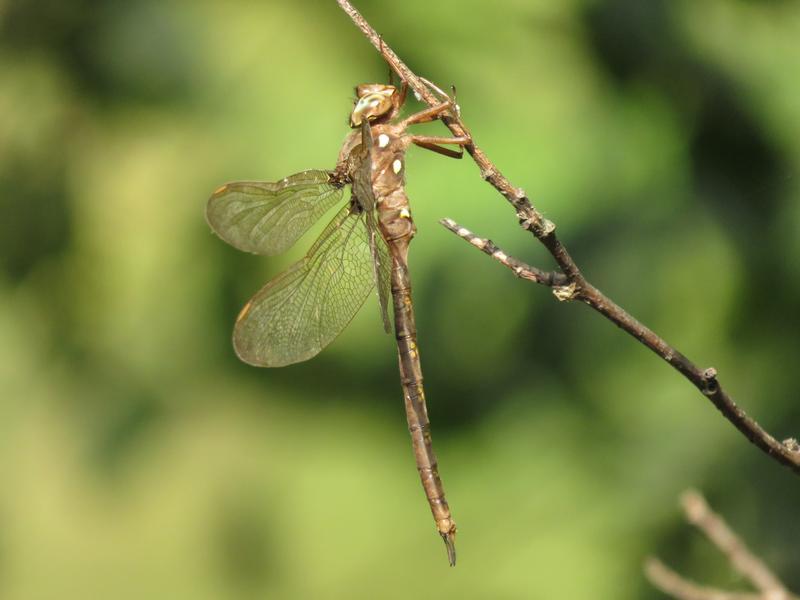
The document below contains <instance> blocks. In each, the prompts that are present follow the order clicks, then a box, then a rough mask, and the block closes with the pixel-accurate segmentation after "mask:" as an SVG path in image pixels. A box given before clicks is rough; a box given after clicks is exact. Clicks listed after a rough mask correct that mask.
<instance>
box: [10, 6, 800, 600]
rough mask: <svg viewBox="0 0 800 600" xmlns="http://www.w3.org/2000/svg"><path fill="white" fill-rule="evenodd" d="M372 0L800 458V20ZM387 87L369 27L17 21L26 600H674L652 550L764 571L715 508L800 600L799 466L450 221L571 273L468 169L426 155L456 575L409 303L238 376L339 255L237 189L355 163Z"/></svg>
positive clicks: (736, 10) (21, 584) (595, 254)
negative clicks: (420, 396) (282, 295)
mask: <svg viewBox="0 0 800 600" xmlns="http://www.w3.org/2000/svg"><path fill="white" fill-rule="evenodd" d="M362 4H363V6H361V8H363V11H364V14H365V16H366V17H367V18H368V19H370V20H371V22H372V24H373V25H374V26H375V27H376V28H377V29H378V30H379V31H380V32H381V33H382V35H383V36H384V37H385V39H386V40H387V42H388V43H390V44H392V45H393V47H394V48H395V49H396V50H397V51H398V52H399V53H400V54H401V56H403V57H404V58H405V59H406V60H407V62H408V63H409V64H410V65H411V66H412V68H414V69H415V70H416V71H417V72H419V73H420V74H422V75H424V76H426V77H428V78H430V79H432V80H434V81H437V82H438V83H439V84H441V85H443V86H447V85H449V84H450V83H455V84H457V86H458V100H459V103H460V105H461V106H462V109H463V115H464V118H465V120H466V122H467V123H468V124H469V126H470V127H471V129H472V132H473V134H474V136H475V138H476V141H477V142H478V143H479V144H480V145H481V146H482V147H484V149H485V150H486V151H487V152H488V154H489V155H490V156H491V157H492V158H493V159H494V160H495V161H496V163H497V164H498V166H499V167H500V168H501V169H503V171H504V172H505V173H506V175H507V176H508V177H509V178H510V179H511V180H512V181H513V182H514V183H515V184H516V185H520V186H522V187H523V188H524V189H525V190H526V191H527V192H528V193H529V195H530V196H531V198H532V199H533V200H534V202H535V204H536V206H537V207H538V208H539V209H540V210H542V211H543V212H544V213H545V214H546V215H547V216H548V218H550V219H552V220H553V221H555V222H556V223H557V224H558V226H559V232H560V234H561V237H562V239H564V241H565V242H566V243H567V245H568V247H569V248H570V250H571V251H572V253H573V255H574V256H575V258H576V259H577V261H578V263H579V264H581V265H582V266H583V267H584V269H585V271H586V274H587V276H588V277H589V278H590V280H591V281H593V283H595V284H596V285H597V286H598V287H600V288H601V289H603V290H604V291H606V292H607V293H608V294H609V295H610V296H611V297H612V298H614V299H615V300H617V301H618V302H619V303H620V304H622V305H623V306H624V307H626V308H628V309H630V310H631V312H632V313H633V314H634V315H636V316H637V317H639V318H640V319H641V320H643V321H644V322H645V323H648V324H649V325H651V326H652V327H654V328H655V329H656V330H657V331H658V332H659V333H661V334H662V335H663V336H664V337H665V338H666V339H667V340H669V341H670V342H672V343H673V344H675V345H676V346H677V347H678V348H679V349H681V350H682V351H683V352H684V353H686V354H687V355H688V356H690V357H692V358H693V359H695V360H696V361H698V362H699V363H700V364H702V365H711V364H713V365H714V366H715V367H717V368H718V369H719V372H720V377H721V379H722V381H724V382H725V383H726V385H727V388H728V389H729V390H730V391H731V393H732V394H733V395H734V397H735V398H736V399H737V400H738V401H740V402H741V404H742V405H743V406H744V407H745V408H746V409H747V410H749V411H751V412H752V414H753V415H754V416H755V417H756V418H757V419H758V420H759V421H760V422H762V423H763V424H764V425H765V426H766V427H767V428H768V429H769V430H771V431H772V432H774V433H775V435H776V436H779V437H788V436H790V435H797V434H798V433H800V411H798V409H797V403H796V401H795V398H796V382H795V379H796V377H795V374H794V373H793V368H792V367H793V365H794V364H796V362H797V361H798V359H800V344H799V343H798V336H797V331H798V329H797V306H798V301H799V300H800V286H799V285H798V283H797V282H798V281H799V280H800V279H798V274H800V244H799V243H798V235H797V231H798V224H800V210H798V205H799V204H798V200H797V198H798V185H797V178H796V177H795V173H797V171H798V164H800V112H799V111H798V107H800V103H798V102H797V98H798V97H799V96H800V89H798V86H800V83H798V78H797V77H796V76H795V74H796V73H797V72H798V69H799V68H800V45H798V44H797V39H798V34H799V33H800V8H798V5H797V4H794V3H789V2H760V3H754V2H744V1H740V0H711V1H708V2H702V3H686V2H682V3H668V2H663V1H659V2H648V3H639V2H636V1H635V0H610V1H607V2H597V1H594V2H590V1H588V0H585V1H583V2H581V1H577V2H568V3H547V2H512V1H506V2H499V3H457V2H454V1H453V0H446V1H443V2H438V3H430V2H416V1H408V2H404V3H399V4H397V3H395V4H388V3H368V2H363V3H362ZM385 73H386V70H385V66H384V65H383V64H382V62H381V61H380V59H379V58H378V56H377V54H376V53H375V52H374V51H373V50H372V49H371V48H370V47H369V46H368V44H367V42H366V41H365V40H364V39H363V38H362V37H361V36H360V34H359V33H358V32H357V31H356V30H355V29H354V28H353V26H352V25H351V24H350V22H349V21H348V19H347V18H346V17H345V16H344V15H343V14H342V13H341V12H340V11H339V10H338V9H337V8H336V6H335V3H333V2H303V3H296V2H294V3H293V2H277V1H275V0H273V1H271V2H258V3H251V2H241V1H239V2H228V3H215V2H188V1H185V0H169V1H167V2H154V1H150V0H140V1H137V2H118V1H109V2H91V1H89V0H83V1H80V2H73V3H57V2H56V3H53V2H45V1H44V0H35V1H32V0H7V1H6V2H0V449H2V453H1V454H0V596H2V597H3V598H9V599H15V600H16V599H20V600H22V599H30V598H60V599H62V600H67V599H69V598H93V597H94V598H114V599H115V600H118V599H123V600H124V599H126V598H130V599H137V600H138V599H141V598H164V599H170V600H177V599H181V598H186V599H189V598H191V599H192V600H202V599H205V598H208V599H211V598H215V599H216V598H348V599H351V598H401V597H402V598H409V597H439V598H476V599H479V598H480V599H482V598H594V599H598V600H599V599H602V598H614V599H615V600H621V599H627V598H643V597H647V598H650V597H653V598H655V597H657V595H656V594H655V592H653V591H651V590H650V589H649V588H648V586H647V584H646V583H645V582H644V581H643V578H642V576H641V569H640V564H641V561H642V559H643V557H644V556H645V555H646V554H649V553H653V552H658V553H659V554H661V555H662V556H663V557H664V558H665V559H667V560H670V561H671V562H672V563H673V564H675V565H676V566H678V567H680V568H682V569H684V570H685V571H686V572H687V573H690V574H692V575H694V576H695V577H697V578H698V579H702V580H704V581H708V582H714V581H717V582H719V581H723V582H725V581H727V580H728V579H730V574H729V573H728V571H727V570H726V569H727V567H726V566H725V565H723V564H721V563H720V562H719V561H717V562H714V561H713V560H711V559H710V558H709V556H710V555H711V554H712V553H710V552H706V551H705V550H703V549H701V548H700V547H699V546H698V545H697V544H695V543H694V542H692V541H691V537H690V536H691V534H690V533H689V532H688V531H686V529H687V528H685V527H683V526H681V525H680V522H679V516H678V509H677V505H676V502H677V495H678V493H679V492H680V491H681V490H683V489H684V488H686V487H689V486H692V487H697V488H700V489H702V490H704V491H705V492H707V493H708V495H709V498H710V500H711V501H712V503H713V504H714V505H715V506H716V507H717V508H718V509H719V510H720V511H721V512H723V513H724V514H726V515H727V516H728V517H729V520H730V521H731V523H732V524H734V525H735V527H736V528H737V529H738V530H739V531H740V532H741V533H742V534H743V535H744V536H745V537H746V538H748V539H750V540H751V541H752V545H753V546H754V547H755V548H756V549H757V550H758V551H760V552H761V553H762V554H763V555H764V556H765V557H766V558H767V559H768V560H770V561H771V562H772V563H773V565H774V566H775V567H776V568H777V569H778V570H779V571H780V572H781V573H782V574H783V576H784V578H785V580H786V582H787V583H788V584H789V585H793V586H794V587H795V589H797V588H800V579H798V575H797V574H798V572H799V571H798V569H797V554H796V552H794V553H793V550H792V549H793V548H794V546H793V544H795V540H794V539H793V536H794V535H795V532H793V530H792V528H791V527H787V526H786V524H787V523H793V522H794V520H795V517H796V507H797V504H798V501H800V491H798V490H800V488H798V485H797V480H796V476H794V475H792V474H791V473H790V472H789V471H787V470H785V469H783V468H781V467H780V466H778V465H777V464H776V463H774V462H772V461H771V460H769V459H768V458H766V457H765V456H763V455H762V454H761V453H760V452H758V451H757V450H756V449H754V448H753V447H752V446H750V445H749V444H748V443H747V442H746V441H745V440H744V438H743V437H742V436H741V435H739V434H738V433H737V432H736V431H735V430H734V429H733V428H732V427H731V426H730V425H729V424H728V423H727V422H725V421H723V420H722V419H721V418H720V416H719V415H718V413H717V412H716V411H715V410H714V409H713V408H712V407H711V405H710V404H709V403H708V402H707V401H705V400H704V399H703V398H702V397H701V396H700V395H699V394H698V393H697V392H696V390H694V389H693V388H691V386H690V385H689V384H687V383H686V382H685V381H683V380H682V379H680V378H679V376H678V375H677V374H675V373H674V372H672V371H671V370H670V369H669V368H668V367H667V366H665V365H664V364H663V363H661V362H660V361H659V360H658V359H657V358H656V357H655V356H653V355H652V354H650V353H649V352H647V351H646V350H645V349H643V348H642V347H641V346H639V345H637V344H636V343H635V341H634V340H631V339H629V338H627V337H626V336H625V335H624V334H622V333H621V332H619V331H618V330H617V329H616V328H614V327H613V326H611V325H610V324H608V323H607V322H605V321H603V320H602V319H601V318H600V317H598V316H597V315H595V314H593V313H591V312H590V311H588V310H586V309H585V308H583V307H580V306H577V305H562V304H559V303H556V302H555V301H554V300H553V299H552V298H551V297H550V294H549V293H548V292H547V290H545V289H543V288H538V287H534V286H533V285H531V284H528V283H525V282H522V281H519V280H517V279H515V278H514V277H512V275H511V274H510V273H509V272H505V271H503V270H501V268H500V267H499V266H497V265H495V264H493V263H492V262H491V261H489V260H488V259H487V258H486V257H485V256H482V255H480V254H479V253H478V252H475V251H474V250H471V249H469V248H468V247H467V246H466V245H465V244H464V243H463V242H461V241H460V240H458V239H456V238H455V237H453V236H452V235H450V234H449V233H447V232H446V231H444V230H443V229H442V228H440V227H439V226H438V225H437V224H436V221H437V220H438V219H439V218H441V217H444V216H448V217H452V218H454V219H456V220H458V221H459V222H461V223H463V224H464V225H465V226H468V227H470V228H472V229H474V230H476V232H478V233H479V234H481V235H485V236H489V237H491V238H492V239H494V240H495V241H496V242H497V243H498V244H500V245H501V246H503V248H504V249H505V250H506V252H508V253H511V254H515V255H517V256H519V257H520V258H522V259H524V260H528V261H529V262H532V263H533V264H536V265H538V266H543V267H549V266H550V262H549V260H548V257H547V256H546V255H545V254H544V252H543V251H542V249H541V248H538V247H537V246H536V245H535V244H534V243H533V242H532V241H531V240H530V239H528V238H527V237H526V236H525V235H524V234H523V233H522V232H521V231H519V230H518V228H517V227H516V225H515V219H514V216H513V213H512V212H511V210H510V209H509V208H508V207H507V206H506V205H505V203H504V202H503V200H502V199H501V198H500V197H499V196H497V195H496V194H494V193H493V192H492V190H491V189H490V188H489V187H488V186H486V185H485V184H483V183H482V182H481V180H480V178H479V177H478V173H477V171H476V169H475V168H474V166H473V165H472V164H471V163H470V161H469V160H464V161H460V162H459V161H448V160H446V159H445V158H443V157H440V156H436V155H432V154H430V153H424V152H421V151H416V152H412V153H411V154H410V156H409V158H408V172H409V186H408V187H409V195H410V197H411V200H412V202H413V206H414V215H415V219H416V221H417V223H418V227H419V235H418V237H417V239H416V240H415V242H414V244H413V246H412V249H411V267H412V273H413V279H414V282H415V297H416V302H415V304H416V308H417V312H418V326H419V329H420V344H421V348H422V356H423V366H424V368H425V375H426V382H427V385H428V398H429V403H430V414H431V418H432V422H433V438H434V445H435V447H436V448H437V452H438V454H439V459H440V464H441V471H442V477H443V480H444V484H445V488H446V489H447V492H448V496H449V499H450V502H451V506H452V508H453V512H454V517H455V519H456V521H457V522H458V524H459V528H460V534H459V537H458V540H457V541H458V547H459V565H458V566H457V567H456V568H455V569H452V570H451V569H449V568H448V567H447V563H446V559H445V553H444V548H443V547H442V545H441V542H440V541H439V540H438V539H437V536H436V534H435V530H434V527H433V523H432V522H431V519H430V514H429V511H428V508H427V506H426V504H425V501H424V496H423V494H422V492H421V490H420V489H419V482H418V478H417V474H416V472H415V469H414V464H413V457H412V453H411V450H410V445H409V441H408V439H407V437H408V436H407V433H406V431H405V424H404V417H403V410H402V398H401V395H400V386H399V382H398V376H397V371H396V357H395V355H394V349H393V343H392V340H391V338H390V337H389V336H385V335H384V334H383V333H382V327H381V323H380V316H379V313H378V310H376V308H375V305H376V304H377V303H376V302H374V301H372V300H370V301H368V305H367V306H366V307H365V308H364V309H363V310H362V311H361V313H360V315H359V316H358V317H357V319H356V320H355V321H354V322H353V323H352V324H351V326H350V327H349V328H348V330H347V331H346V332H345V333H344V334H343V335H342V336H341V337H340V338H339V339H338V340H337V341H336V342H334V344H333V345H332V346H331V347H329V348H328V349H326V350H325V351H324V352H323V353H322V354H321V355H320V356H318V357H316V358H315V359H314V360H312V361H310V362H308V363H303V364H300V365H296V366H291V367H287V368H285V369H277V370H259V369H255V368H252V367H248V366H246V365H243V364H241V363H239V362H237V361H236V359H235V357H234V355H233V351H232V349H231V346H230V332H231V328H232V325H233V319H234V317H235V315H236V313H237V311H238V310H239V308H240V307H241V306H242V305H243V304H244V302H245V301H246V300H247V298H248V297H249V296H250V295H251V294H252V293H254V292H255V291H256V290H257V289H258V288H259V287H260V286H261V284H262V283H263V282H264V281H265V280H266V279H267V278H268V277H270V276H271V275H273V274H275V273H277V272H278V271H279V270H280V269H281V268H283V267H285V266H286V265H287V264H288V263H289V261H291V260H293V259H296V258H297V257H299V256H300V255H302V253H303V251H304V250H305V249H306V248H307V247H308V245H309V244H310V243H311V241H312V240H313V235H314V233H313V232H312V234H310V235H308V236H306V237H304V238H302V240H301V241H300V243H299V244H298V245H297V246H296V247H295V248H294V249H293V250H292V251H291V252H290V253H288V256H286V257H279V258H262V257H255V256H251V255H248V254H245V253H239V252H237V251H235V250H233V249H232V248H229V247H227V246H226V245H225V244H224V243H223V242H221V241H220V240H219V239H218V238H216V237H215V236H213V235H212V234H211V233H210V232H209V230H208V227H207V225H206V223H205V220H204V218H203V211H204V208H205V204H206V200H207V198H208V196H209V195H210V194H211V192H212V191H213V190H214V189H216V188H217V187H218V186H219V185H221V184H222V183H224V182H226V181H231V180H240V179H251V180H253V179H254V180H259V179H261V180H278V179H281V178H283V177H285V176H286V175H289V174H291V173H296V172H298V171H302V170H304V169H328V168H332V167H333V166H334V163H335V160H336V155H337V152H338V150H339V145H340V144H341V142H342V140H343V139H344V136H345V134H346V133H347V122H346V117H347V114H348V110H349V108H350V106H351V104H350V94H351V93H352V88H353V86H354V85H355V84H356V83H359V82H363V81H370V80H380V81H382V80H383V79H384V78H385V77H386V74H385ZM437 128H439V129H437ZM423 129H424V130H425V131H438V130H440V129H441V126H440V125H437V124H432V125H426V126H424V127H423ZM321 225H322V224H320V226H321ZM314 231H315V232H316V233H318V232H319V231H320V227H319V226H318V227H317V228H316V229H315V230H314ZM409 574H413V576H410V575H409Z"/></svg>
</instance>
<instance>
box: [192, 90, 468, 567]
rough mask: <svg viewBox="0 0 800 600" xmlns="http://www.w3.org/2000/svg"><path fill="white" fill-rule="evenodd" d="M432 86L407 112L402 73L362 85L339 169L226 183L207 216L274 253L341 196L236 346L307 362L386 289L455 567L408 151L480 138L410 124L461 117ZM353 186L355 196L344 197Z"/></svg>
mask: <svg viewBox="0 0 800 600" xmlns="http://www.w3.org/2000/svg"><path fill="white" fill-rule="evenodd" d="M426 83H427V82H426ZM430 85H433V84H430ZM433 87H434V89H435V90H436V91H437V92H438V93H437V98H438V99H439V100H441V102H439V103H437V104H435V105H433V106H431V107H429V108H426V109H424V110H421V111H419V112H416V113H414V114H412V115H410V116H408V117H406V118H404V119H400V112H401V108H402V107H403V105H404V103H405V99H406V95H407V90H408V86H407V84H406V83H405V82H404V81H403V82H402V84H401V85H400V86H399V87H398V86H395V85H391V84H377V83H372V84H362V85H359V86H357V87H356V101H355V104H354V107H353V109H352V111H351V113H350V127H351V129H352V131H351V132H350V134H349V135H348V136H347V138H346V139H345V141H344V144H343V145H342V148H341V151H340V152H339V156H338V160H337V163H336V167H335V168H334V169H333V170H309V171H303V172H301V173H297V174H295V175H291V176H289V177H286V178H284V179H282V180H280V181H275V182H262V181H237V182H233V183H227V184H225V185H223V186H221V187H220V188H218V189H217V190H216V191H215V192H214V193H213V194H212V196H211V198H210V199H209V201H208V205H207V208H206V218H207V221H208V223H209V225H210V227H211V229H212V230H213V231H214V232H215V233H216V234H217V235H218V236H219V237H220V238H222V240H224V241H225V242H227V243H228V244H230V245H232V246H234V247H235V248H238V249H239V250H243V251H245V252H251V253H254V254H261V255H277V254H281V253H283V252H284V251H286V250H287V249H289V247H291V246H292V245H293V244H294V243H295V242H296V241H297V240H298V239H299V238H300V237H301V236H302V235H303V234H304V233H305V232H306V231H307V230H308V229H309V228H310V227H311V226H312V225H313V224H314V223H315V222H317V221H318V220H319V219H320V218H321V217H322V216H323V215H324V214H325V213H326V212H328V211H329V210H331V209H332V208H333V207H334V206H337V205H339V204H343V206H342V207H341V208H340V209H339V210H338V212H336V214H335V216H334V217H333V219H332V220H331V221H330V222H329V223H328V225H327V226H326V227H325V229H324V230H323V231H322V233H321V234H320V236H319V238H318V239H317V240H316V241H315V242H314V244H313V245H312V246H311V248H310V249H309V250H308V252H307V253H306V254H305V256H304V257H303V258H301V259H300V260H299V261H297V262H296V263H294V264H292V265H291V266H290V267H289V268H287V269H286V270H285V271H284V272H282V273H281V274H279V275H277V276H276V277H275V278H274V279H272V280H271V281H269V282H268V283H267V284H266V285H264V287H262V288H261V289H260V290H259V291H258V292H256V294H255V295H254V296H253V297H252V298H251V299H250V300H249V301H248V302H247V303H246V304H245V306H244V308H242V310H241V312H240V313H239V315H238V317H237V318H236V323H235V326H234V331H233V346H234V349H235V352H236V354H237V355H238V357H239V358H240V359H241V360H242V361H244V362H246V363H249V364H251V365H255V366H259V367H281V366H284V365H289V364H293V363H297V362H301V361H304V360H307V359H309V358H311V357H313V356H315V355H316V354H318V353H319V352H320V351H321V350H322V349H323V348H325V347H326V346H327V345H328V344H330V343H331V342H332V341H333V339H334V338H336V336H337V335H338V334H339V333H340V332H341V331H342V330H343V329H344V328H345V327H346V326H347V324H348V323H349V322H350V321H351V320H352V319H353V317H354V316H355V314H356V313H357V312H358V310H359V308H360V307H361V306H362V304H363V303H364V301H365V300H366V298H367V297H368V296H369V295H370V293H371V292H372V290H373V289H376V288H377V296H378V300H379V304H380V311H381V316H382V320H383V326H384V330H385V331H386V332H387V333H391V332H392V324H393V325H394V337H395V339H396V342H397V351H398V357H399V366H400V383H401V386H402V390H403V397H404V403H405V410H406V417H407V421H408V429H409V432H410V434H411V441H412V447H413V450H414V456H415V458H416V463H417V469H418V471H419V476H420V479H421V482H422V487H423V489H424V491H425V495H426V497H427V500H428V503H429V505H430V508H431V512H432V513H433V518H434V521H435V523H436V528H437V531H438V532H439V534H440V535H441V537H442V539H443V540H444V543H445V546H446V549H447V556H448V560H449V563H450V565H451V566H454V565H455V561H456V553H455V534H456V524H455V521H453V518H452V516H451V513H450V508H449V506H448V503H447V500H446V499H445V492H444V487H443V485H442V481H441V478H440V476H439V468H438V463H437V461H436V455H435V454H434V452H433V446H432V442H431V434H430V421H429V419H428V413H427V407H426V403H425V392H424V389H423V379H422V367H421V363H420V355H419V347H418V344H417V329H416V325H415V322H414V309H413V304H412V299H411V279H410V276H409V268H408V249H409V243H410V242H411V239H412V238H413V237H414V234H415V233H416V226H415V225H414V221H413V219H412V216H411V210H410V206H409V200H408V197H407V196H406V192H405V170H406V169H405V156H406V151H407V150H408V149H409V147H410V146H411V145H412V144H414V145H417V146H420V147H422V148H425V149H428V150H432V151H435V152H438V153H440V154H444V155H445V156H450V157H454V158H460V157H461V156H462V154H463V147H464V146H465V145H467V144H469V143H470V142H471V140H470V138H469V136H460V137H459V136H456V137H451V136H429V135H415V134H412V133H409V132H408V128H409V127H411V126H412V125H416V124H419V123H425V122H430V121H434V120H436V119H439V118H441V117H442V116H444V115H448V114H450V115H453V114H457V111H458V107H457V105H456V104H455V101H454V100H453V99H452V98H451V97H450V96H449V95H447V94H445V93H444V92H442V91H441V90H440V89H439V88H437V87H435V86H433ZM443 144H444V145H454V146H456V147H458V150H454V149H452V148H447V147H445V146H443ZM348 186H349V187H350V188H351V193H350V198H349V202H343V197H344V191H345V188H347V187H348ZM390 298H391V304H392V315H391V316H392V318H390V314H389V300H390Z"/></svg>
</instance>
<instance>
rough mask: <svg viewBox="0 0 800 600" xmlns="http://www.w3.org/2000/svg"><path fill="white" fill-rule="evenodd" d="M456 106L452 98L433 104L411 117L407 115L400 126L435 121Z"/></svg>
mask: <svg viewBox="0 0 800 600" xmlns="http://www.w3.org/2000/svg"><path fill="white" fill-rule="evenodd" d="M454 106H455V104H453V102H452V101H451V100H448V101H447V102H442V103H441V104H437V105H435V106H431V107H430V108H426V109H425V110H421V111H419V112H418V113H414V114H413V115H411V116H410V117H406V118H405V119H404V120H402V121H401V122H400V127H402V128H403V129H405V128H406V127H408V126H409V125H416V124H418V123H428V122H429V121H435V120H436V119H438V118H439V117H441V116H442V115H443V114H444V113H446V112H447V111H448V110H450V109H452V108H453V107H454Z"/></svg>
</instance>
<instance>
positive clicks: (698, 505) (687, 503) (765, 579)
mask: <svg viewBox="0 0 800 600" xmlns="http://www.w3.org/2000/svg"><path fill="white" fill-rule="evenodd" d="M681 505H682V506H683V510H684V512H685V513H686V520H687V521H689V523H691V524H692V525H694V526H695V527H697V528H698V529H699V530H700V531H702V532H703V533H704V534H705V536H706V537H707V538H708V539H709V540H711V541H712V542H713V543H714V545H715V546H716V547H717V548H719V550H720V552H722V553H723V554H724V555H725V556H727V557H728V561H730V563H731V566H733V568H734V569H736V570H737V571H739V573H741V575H742V576H743V577H745V578H746V579H748V580H749V581H750V583H752V584H753V587H755V588H756V589H757V590H760V591H761V592H764V593H765V594H766V593H776V592H780V593H783V594H788V592H787V591H786V588H785V587H784V585H783V584H782V583H781V582H780V580H779V579H778V578H777V577H776V576H775V574H774V573H773V572H772V571H770V569H769V567H767V565H765V564H764V563H763V562H762V561H761V559H760V558H758V557H757V556H756V555H755V554H753V553H752V552H751V551H750V550H749V549H748V548H747V546H745V544H744V542H743V541H742V540H740V539H739V537H738V536H737V535H736V534H735V533H734V532H733V531H732V530H731V528H730V527H728V524H727V523H726V522H725V520H724V519H723V518H722V517H720V516H719V515H718V514H716V513H714V511H712V510H711V508H710V507H709V506H708V503H707V502H706V499H705V498H703V496H702V495H700V493H699V492H696V491H694V490H688V491H686V492H684V493H683V494H682V495H681Z"/></svg>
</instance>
